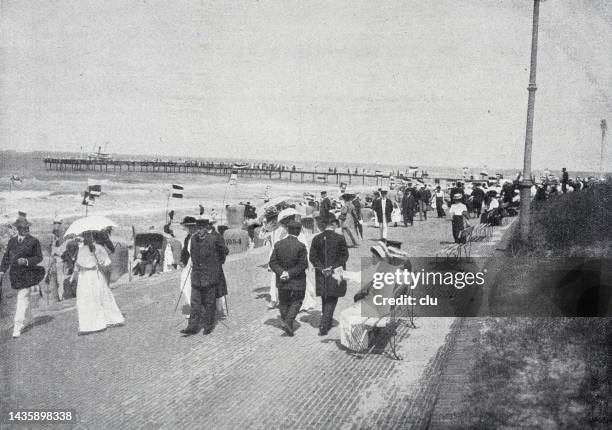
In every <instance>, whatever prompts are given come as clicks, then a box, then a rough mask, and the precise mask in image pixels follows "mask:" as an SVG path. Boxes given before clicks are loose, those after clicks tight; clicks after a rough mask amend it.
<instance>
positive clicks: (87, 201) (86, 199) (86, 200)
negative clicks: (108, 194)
mask: <svg viewBox="0 0 612 430" xmlns="http://www.w3.org/2000/svg"><path fill="white" fill-rule="evenodd" d="M95 201H96V200H95V198H94V196H93V195H91V193H90V192H89V191H85V192H84V193H83V201H82V202H81V204H82V205H85V206H93V205H94V203H95Z"/></svg>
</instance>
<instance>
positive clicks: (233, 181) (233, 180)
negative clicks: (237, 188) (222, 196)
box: [229, 172, 238, 185]
mask: <svg viewBox="0 0 612 430" xmlns="http://www.w3.org/2000/svg"><path fill="white" fill-rule="evenodd" d="M237 181H238V172H232V174H231V175H230V178H229V185H236V182H237Z"/></svg>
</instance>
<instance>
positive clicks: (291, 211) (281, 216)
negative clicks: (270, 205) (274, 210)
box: [278, 208, 298, 222]
mask: <svg viewBox="0 0 612 430" xmlns="http://www.w3.org/2000/svg"><path fill="white" fill-rule="evenodd" d="M297 214H298V212H297V211H296V210H295V209H294V208H287V209H283V210H282V211H280V212H279V213H278V221H279V222H280V221H282V220H284V219H285V218H289V217H291V216H295V215H297Z"/></svg>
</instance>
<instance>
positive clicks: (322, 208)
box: [319, 191, 331, 219]
mask: <svg viewBox="0 0 612 430" xmlns="http://www.w3.org/2000/svg"><path fill="white" fill-rule="evenodd" d="M329 211H331V201H330V200H329V197H327V191H321V202H320V204H319V216H320V217H321V218H322V219H327V217H328V216H329Z"/></svg>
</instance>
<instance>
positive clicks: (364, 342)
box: [338, 303, 369, 351]
mask: <svg viewBox="0 0 612 430" xmlns="http://www.w3.org/2000/svg"><path fill="white" fill-rule="evenodd" d="M366 320H367V318H365V317H362V316H361V306H360V305H359V303H355V304H354V305H353V306H351V307H349V308H346V309H345V310H343V311H342V312H340V317H339V318H338V321H339V323H340V343H341V344H342V345H343V346H344V347H346V348H348V349H349V350H351V351H366V350H367V349H368V346H369V336H368V330H367V328H366V326H365V321H366Z"/></svg>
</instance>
